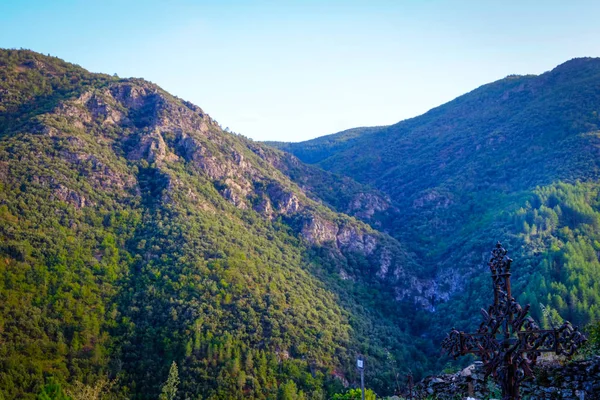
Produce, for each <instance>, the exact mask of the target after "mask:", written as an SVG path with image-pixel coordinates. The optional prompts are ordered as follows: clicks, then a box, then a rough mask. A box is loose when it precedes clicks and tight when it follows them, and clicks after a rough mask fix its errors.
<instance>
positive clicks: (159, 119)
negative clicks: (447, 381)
mask: <svg viewBox="0 0 600 400" xmlns="http://www.w3.org/2000/svg"><path fill="white" fill-rule="evenodd" d="M399 215H401V213H400V209H398V208H395V207H394V206H392V204H391V200H390V199H389V198H388V197H387V195H385V194H384V193H383V192H379V191H377V190H374V189H372V188H370V187H368V186H365V185H362V184H360V183H357V182H355V181H354V180H352V179H349V178H344V177H341V176H339V175H335V174H332V173H329V172H326V171H323V170H321V169H319V168H315V167H312V166H307V165H304V164H302V163H300V162H299V161H298V160H297V159H296V158H295V157H292V156H290V155H289V154H286V153H283V152H281V151H278V150H275V149H272V148H270V147H268V146H266V145H264V144H260V143H256V142H253V141H251V140H248V139H246V138H244V137H242V136H239V135H235V134H231V133H228V132H225V131H223V130H222V129H221V127H220V126H219V124H218V123H217V122H216V121H214V120H213V119H212V118H211V117H210V116H209V115H208V114H206V113H205V112H204V111H203V110H202V109H200V108H199V107H197V106H195V105H193V104H191V103H189V102H186V101H184V100H181V99H179V98H176V97H174V96H172V95H170V94H169V93H167V92H165V91H164V90H162V89H161V88H160V87H158V86H157V85H155V84H153V83H150V82H147V81H144V80H142V79H119V78H117V77H113V76H109V75H103V74H93V73H90V72H88V71H86V70H85V69H83V68H81V67H79V66H77V65H73V64H69V63H66V62H64V61H62V60H60V59H57V58H54V57H50V56H44V55H41V54H38V53H35V52H32V51H26V50H0V277H1V278H0V343H2V346H0V398H2V396H3V398H6V399H9V398H10V399H12V398H24V399H34V398H44V399H47V398H63V397H60V395H59V394H60V393H64V392H67V393H71V397H73V398H79V397H77V396H82V394H81V393H90V392H94V391H96V392H99V391H104V392H106V396H107V397H106V398H115V399H116V398H134V399H135V398H139V399H142V398H156V397H157V396H158V395H159V393H160V390H161V386H162V385H163V383H164V382H165V381H166V380H167V377H168V376H169V370H170V369H171V370H172V368H171V367H172V365H173V363H175V364H174V365H175V366H176V367H177V370H178V373H179V379H180V381H181V383H180V384H179V388H178V392H177V396H178V397H177V398H181V399H183V398H210V399H232V398H242V397H243V398H257V399H263V398H277V397H278V396H279V397H281V398H288V397H285V396H288V395H290V396H300V397H298V398H315V399H317V398H323V397H324V396H329V395H331V394H332V393H335V392H336V391H340V390H341V389H342V386H343V385H344V384H348V383H356V379H357V372H356V369H355V368H354V360H355V357H356V355H357V354H358V353H361V354H364V355H365V357H366V362H367V365H369V368H368V370H367V380H368V382H369V386H370V387H372V388H373V389H375V390H376V391H378V392H379V393H381V394H385V393H391V392H392V391H393V390H394V387H395V385H396V382H395V379H394V378H395V376H396V375H395V374H396V373H397V372H405V371H407V370H408V368H409V366H410V368H411V369H412V370H413V372H415V373H416V374H417V375H419V374H423V373H425V372H428V371H433V370H436V369H437V368H439V367H440V365H441V364H440V363H443V362H444V360H438V359H437V358H436V357H431V355H432V354H435V352H436V351H437V348H436V347H435V345H434V343H433V342H432V341H431V339H429V338H427V337H425V336H422V335H421V328H419V326H422V325H423V323H424V322H423V321H420V322H419V318H422V317H421V316H420V314H419V313H417V312H415V311H417V310H419V309H420V308H421V307H422V304H421V303H424V302H426V301H427V298H428V297H429V294H428V293H429V291H430V290H431V288H432V285H433V281H432V279H431V277H430V276H429V275H428V273H427V271H426V270H424V269H423V268H422V266H421V265H420V263H419V262H418V259H417V258H416V256H415V254H414V253H413V252H411V251H409V250H407V248H406V246H405V245H404V244H403V243H402V242H400V241H399V240H397V239H395V238H394V237H392V236H390V235H389V234H387V233H386V231H390V232H391V230H389V225H387V222H386V221H388V220H393V219H395V218H399ZM361 219H362V220H364V221H361ZM365 221H366V222H365ZM419 324H420V325H419ZM172 371H173V370H172ZM86 391H87V392H86ZM303 396H304V397H303Z"/></svg>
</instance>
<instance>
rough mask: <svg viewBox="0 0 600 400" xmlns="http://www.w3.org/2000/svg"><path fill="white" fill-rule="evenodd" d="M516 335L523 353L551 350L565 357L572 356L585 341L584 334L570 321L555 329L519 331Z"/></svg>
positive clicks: (548, 351) (547, 351)
mask: <svg viewBox="0 0 600 400" xmlns="http://www.w3.org/2000/svg"><path fill="white" fill-rule="evenodd" d="M518 337H519V342H520V344H521V349H520V351H522V352H524V353H550V352H552V353H556V354H558V355H565V356H567V357H570V356H572V355H573V354H574V353H575V351H577V349H578V348H580V347H581V346H582V345H583V344H584V343H585V342H586V341H587V338H586V337H585V335H584V334H583V333H581V332H580V331H579V329H578V328H577V327H573V325H571V323H570V322H565V323H564V324H563V325H562V326H561V327H560V328H557V329H549V330H532V331H527V330H525V331H520V332H518Z"/></svg>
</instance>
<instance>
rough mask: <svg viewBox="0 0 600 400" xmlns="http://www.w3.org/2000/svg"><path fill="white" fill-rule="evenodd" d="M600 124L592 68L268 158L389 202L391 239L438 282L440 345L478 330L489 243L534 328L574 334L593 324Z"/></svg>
mask: <svg viewBox="0 0 600 400" xmlns="http://www.w3.org/2000/svg"><path fill="white" fill-rule="evenodd" d="M599 112H600V59H592V58H582V59H574V60H571V61H568V62H566V63H564V64H562V65H560V66H558V67H556V68H555V69H553V70H552V71H549V72H547V73H544V74H542V75H539V76H533V75H529V76H508V77H506V78H505V79H502V80H499V81H497V82H493V83H490V84H488V85H484V86H482V87H480V88H478V89H476V90H473V91H472V92H470V93H467V94H465V95H463V96H461V97H459V98H457V99H455V100H453V101H451V102H449V103H447V104H444V105H442V106H440V107H437V108H435V109H433V110H431V111H429V112H427V113H426V114H424V115H421V116H419V117H416V118H412V119H409V120H406V121H402V122H399V123H397V124H395V125H391V126H385V127H377V128H356V129H351V130H348V131H344V132H340V133H337V134H333V135H329V136H324V137H321V138H317V139H314V140H310V141H307V142H302V143H270V145H272V146H275V147H278V148H280V149H283V150H286V151H288V152H290V153H292V154H294V155H296V156H297V157H298V158H299V159H300V160H302V161H304V162H307V163H311V164H313V166H315V167H320V168H323V169H324V170H326V171H329V172H332V173H335V174H340V175H343V176H345V177H346V178H350V179H353V180H355V181H356V182H358V183H360V184H363V185H368V186H370V187H373V188H374V189H376V190H378V191H380V192H382V193H383V194H384V195H385V196H388V197H389V199H390V202H391V207H393V208H395V209H398V210H400V213H396V214H395V215H394V218H393V219H392V220H391V222H390V221H388V223H387V224H386V225H385V226H386V227H387V228H388V232H389V233H390V234H391V235H392V236H394V237H395V238H397V239H399V240H400V241H402V242H403V243H405V244H406V245H407V246H408V248H409V250H410V251H411V252H414V253H415V254H416V255H417V259H418V260H419V262H420V263H421V264H422V266H423V268H424V270H425V271H428V273H430V274H431V275H432V276H435V280H434V282H435V289H436V290H435V291H433V292H432V293H431V296H430V298H429V304H428V309H429V310H430V314H429V320H430V321H431V322H430V325H429V329H427V333H428V334H430V335H433V337H434V338H435V341H437V340H439V339H440V338H441V337H442V336H443V333H444V332H445V331H447V330H448V329H450V328H451V327H452V326H458V325H460V326H461V327H465V328H467V327H469V325H470V326H471V327H475V326H476V325H477V324H478V322H479V318H480V317H479V313H478V310H479V308H480V307H483V306H486V305H487V304H488V303H489V294H488V291H489V290H490V288H489V276H488V272H487V267H486V266H485V264H486V261H487V255H488V254H489V253H488V252H489V250H490V249H491V246H492V245H493V243H494V241H495V240H501V241H502V242H503V243H504V244H505V246H506V247H507V248H508V249H509V251H510V254H511V257H512V258H514V259H515V263H514V278H515V281H516V282H515V287H516V292H515V293H521V294H520V296H519V297H520V300H521V301H523V302H531V303H532V306H533V307H532V312H533V314H534V316H535V317H537V318H539V319H541V318H542V317H543V316H542V312H541V305H544V306H545V307H549V309H550V310H551V312H553V313H558V314H560V315H561V316H562V317H564V318H567V319H570V320H571V321H573V322H575V323H579V324H587V323H589V322H591V321H596V320H598V319H600V308H599V307H600V291H599V290H598V289H599V287H598V285H599V279H600V275H599V274H600V264H599V262H598V258H599V257H600V256H599V254H600V242H599V241H598V234H600V226H599V225H598V219H597V218H598V214H597V212H598V201H599V198H598V189H597V186H598V177H599V175H600V169H599V166H600V157H598V156H599V150H600V136H599V132H600V129H599V126H600V115H599ZM292 178H294V177H292ZM294 179H295V178H294ZM365 221H367V222H369V221H368V220H365Z"/></svg>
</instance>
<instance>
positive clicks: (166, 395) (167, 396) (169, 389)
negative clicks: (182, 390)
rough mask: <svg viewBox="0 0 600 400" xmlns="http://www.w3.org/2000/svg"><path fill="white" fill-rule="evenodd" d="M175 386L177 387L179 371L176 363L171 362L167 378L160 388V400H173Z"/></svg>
mask: <svg viewBox="0 0 600 400" xmlns="http://www.w3.org/2000/svg"><path fill="white" fill-rule="evenodd" d="M177 386H179V371H178V370H177V363H176V362H175V361H173V363H172V364H171V368H170V369H169V377H168V378H167V381H166V382H165V384H164V385H163V386H162V389H161V392H160V396H159V397H158V398H159V399H160V400H173V399H175V396H176V395H177Z"/></svg>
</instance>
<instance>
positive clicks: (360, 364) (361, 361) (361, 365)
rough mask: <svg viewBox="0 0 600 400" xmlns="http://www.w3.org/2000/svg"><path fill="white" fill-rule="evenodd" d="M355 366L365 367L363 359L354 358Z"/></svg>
mask: <svg viewBox="0 0 600 400" xmlns="http://www.w3.org/2000/svg"><path fill="white" fill-rule="evenodd" d="M356 367H357V368H358V369H363V368H364V367H365V364H364V361H363V359H362V358H359V359H357V360H356Z"/></svg>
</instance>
